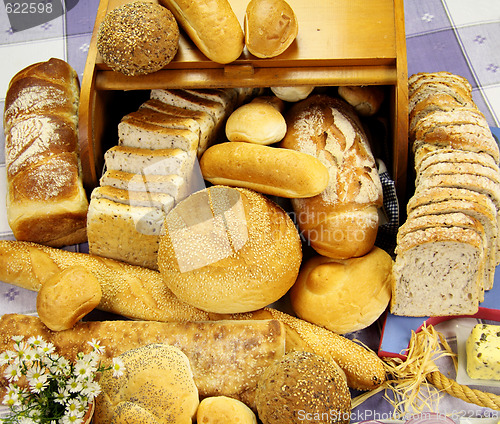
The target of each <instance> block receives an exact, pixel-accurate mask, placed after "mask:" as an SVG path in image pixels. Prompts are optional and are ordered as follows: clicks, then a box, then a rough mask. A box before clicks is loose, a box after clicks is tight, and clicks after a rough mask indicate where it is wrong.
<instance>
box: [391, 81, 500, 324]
mask: <svg viewBox="0 0 500 424" xmlns="http://www.w3.org/2000/svg"><path fill="white" fill-rule="evenodd" d="M409 124H410V125H409V142H410V144H411V146H412V153H413V158H414V166H415V175H416V177H415V192H414V194H413V196H412V197H411V198H410V200H409V202H408V204H407V219H406V222H405V223H404V224H403V225H402V226H401V227H400V228H399V231H398V236H397V247H396V260H395V265H394V271H393V272H394V281H395V284H394V288H393V297H392V301H391V312H392V313H394V314H396V315H405V316H450V315H462V314H474V313H476V312H477V311H478V308H479V303H480V302H481V301H482V300H483V299H484V294H485V290H490V289H491V288H492V287H493V279H494V273H495V268H496V266H497V265H498V264H499V263H500V253H499V252H500V251H499V242H498V234H499V213H498V212H499V208H500V170H499V166H498V163H499V157H500V155H499V148H498V144H497V142H496V140H495V138H494V137H493V135H492V134H491V131H490V128H489V126H488V123H487V121H486V119H485V117H484V115H483V114H482V113H481V112H480V111H479V110H478V109H477V106H476V105H475V103H474V101H473V100H472V88H471V85H470V83H469V82H468V81H467V80H466V79H465V78H463V77H461V76H458V75H453V74H450V73H446V72H438V73H420V74H415V75H412V76H411V77H410V78H409Z"/></svg>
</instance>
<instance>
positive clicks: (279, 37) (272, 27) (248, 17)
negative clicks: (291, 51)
mask: <svg viewBox="0 0 500 424" xmlns="http://www.w3.org/2000/svg"><path fill="white" fill-rule="evenodd" d="M244 28H245V45H246V47H247V49H248V51H249V52H250V53H252V54H253V55H254V56H257V57H260V58H268V57H274V56H278V55H280V54H281V53H283V52H284V51H285V50H286V49H287V48H288V47H289V46H290V44H292V43H293V41H294V40H295V38H296V37H297V34H298V31H299V24H298V21H297V17H296V16H295V13H294V11H293V9H292V8H291V7H290V5H289V4H288V3H287V2H286V1H285V0H250V2H249V3H248V5H247V9H246V13H245V19H244Z"/></svg>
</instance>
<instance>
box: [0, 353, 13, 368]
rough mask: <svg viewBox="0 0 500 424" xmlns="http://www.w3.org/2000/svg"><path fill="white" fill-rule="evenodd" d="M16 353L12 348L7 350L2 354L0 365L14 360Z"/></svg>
mask: <svg viewBox="0 0 500 424" xmlns="http://www.w3.org/2000/svg"><path fill="white" fill-rule="evenodd" d="M15 356H16V354H15V353H14V352H13V351H12V350H6V351H5V352H2V353H1V354H0V367H1V366H3V365H7V364H8V363H9V362H10V361H12V360H14V358H15Z"/></svg>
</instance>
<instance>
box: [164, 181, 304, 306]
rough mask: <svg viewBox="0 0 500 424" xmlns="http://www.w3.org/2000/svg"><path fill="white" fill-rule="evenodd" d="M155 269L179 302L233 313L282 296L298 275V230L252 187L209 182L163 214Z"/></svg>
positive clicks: (277, 207) (270, 301) (287, 217)
mask: <svg viewBox="0 0 500 424" xmlns="http://www.w3.org/2000/svg"><path fill="white" fill-rule="evenodd" d="M163 232H164V234H162V235H161V237H160V245H159V250H158V268H159V271H160V273H161V275H162V277H163V279H164V281H165V284H166V285H167V286H168V287H169V288H170V290H172V292H173V293H174V294H175V295H176V296H177V297H178V298H179V299H181V300H183V301H184V302H186V303H188V304H191V305H193V306H196V307H197V308H199V309H202V310H205V311H207V312H217V313H236V312H249V311H253V310H257V309H259V308H262V307H264V306H266V305H268V304H270V303H272V302H274V301H276V300H278V299H279V298H281V297H282V296H283V295H284V294H285V293H286V292H287V291H288V289H289V288H290V287H291V286H292V285H293V283H294V282H295V279H296V278H297V275H298V272H299V267H300V263H301V261H302V246H301V242H300V237H299V234H298V232H297V229H296V228H295V225H294V223H293V221H292V220H291V218H290V217H289V216H288V215H287V214H286V213H285V211H283V210H282V209H281V208H280V207H279V206H278V205H276V204H275V203H274V202H272V201H271V200H269V199H267V198H266V197H265V196H263V195H262V194H259V193H257V192H255V191H253V190H247V189H242V188H230V187H225V186H213V187H209V188H207V189H205V190H201V191H199V192H196V193H194V194H192V195H191V196H189V197H187V198H186V199H184V200H183V201H182V202H180V203H179V204H178V205H177V206H176V207H175V208H174V209H172V211H171V212H170V213H169V214H168V215H167V218H166V220H165V225H164V231H163Z"/></svg>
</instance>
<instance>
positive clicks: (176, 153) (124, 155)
mask: <svg viewBox="0 0 500 424" xmlns="http://www.w3.org/2000/svg"><path fill="white" fill-rule="evenodd" d="M194 161H195V154H194V152H186V151H184V150H181V149H157V150H156V149H141V148H138V147H128V146H113V147H111V148H110V149H108V150H107V151H106V153H105V154H104V163H105V164H106V169H108V170H113V171H124V172H131V173H135V174H148V175H149V174H150V175H171V174H175V175H180V176H183V177H185V178H187V177H188V176H189V175H190V174H191V172H192V170H193V165H194Z"/></svg>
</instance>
